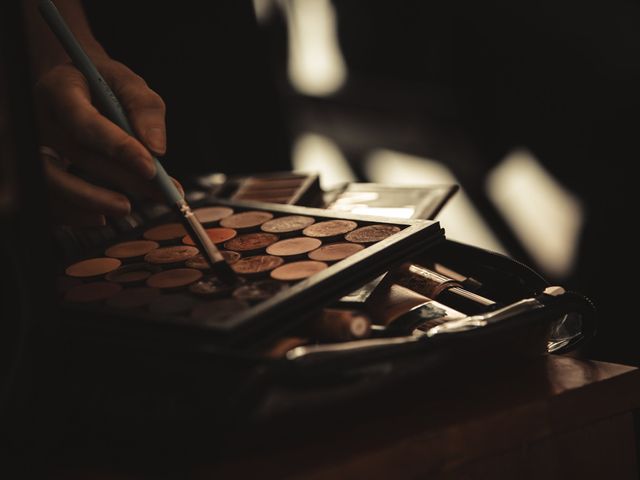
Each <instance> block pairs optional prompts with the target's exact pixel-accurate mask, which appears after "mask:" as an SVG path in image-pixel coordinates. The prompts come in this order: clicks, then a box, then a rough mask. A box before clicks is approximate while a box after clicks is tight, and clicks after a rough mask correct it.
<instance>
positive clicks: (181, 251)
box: [144, 245, 198, 265]
mask: <svg viewBox="0 0 640 480" xmlns="http://www.w3.org/2000/svg"><path fill="white" fill-rule="evenodd" d="M197 254H198V249H197V248H196V247H190V246H188V245H177V246H175V247H160V248H157V249H155V250H152V251H150V252H149V253H147V254H146V255H145V256H144V259H145V261H147V262H149V263H153V264H156V265H164V264H167V263H178V262H184V261H185V260H186V259H188V258H191V257H195V256H196V255H197Z"/></svg>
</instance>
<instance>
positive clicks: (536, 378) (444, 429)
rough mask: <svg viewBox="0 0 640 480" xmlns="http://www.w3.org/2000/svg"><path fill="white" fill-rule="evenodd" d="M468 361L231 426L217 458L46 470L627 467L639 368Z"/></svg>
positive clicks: (113, 473)
mask: <svg viewBox="0 0 640 480" xmlns="http://www.w3.org/2000/svg"><path fill="white" fill-rule="evenodd" d="M478 363H482V362H478ZM505 363H506V365H505ZM466 369H467V368H465V366H464V365H463V368H462V370H466ZM468 370H469V371H468V372H467V374H466V375H465V374H463V372H462V371H461V370H460V369H458V370H457V371H447V372H443V375H442V376H441V378H439V379H434V378H433V377H432V376H431V375H427V376H425V375H422V376H418V377H417V378H414V379H412V380H411V381H409V382H404V383H403V384H402V385H397V386H394V387H393V388H392V389H388V391H386V393H384V394H383V393H380V394H379V395H374V396H371V397H370V398H367V399H366V400H364V401H363V400H362V399H360V400H357V401H356V402H354V403H352V404H350V405H349V404H347V405H341V406H333V407H327V408H322V407H321V408H318V409H317V410H316V411H315V412H311V413H310V412H309V411H304V412H297V413H296V408H295V404H294V406H293V408H289V411H290V412H289V414H287V415H280V416H279V417H278V416H276V418H271V419H270V420H267V421H264V422H263V423H261V424H258V425H253V426H250V427H247V428H246V429H244V430H241V431H237V432H235V434H234V435H233V436H232V437H231V438H228V439H226V440H225V446H226V447H227V448H226V453H224V455H223V456H222V458H221V455H220V451H219V450H217V449H213V448H212V449H211V450H209V452H210V454H209V453H205V456H204V457H200V460H197V461H193V460H190V461H188V462H184V463H177V464H176V463H172V464H171V465H170V466H164V465H162V462H163V458H162V456H161V455H159V456H158V457H157V458H156V459H154V461H153V464H152V465H151V464H150V465H148V467H149V469H148V471H146V470H147V468H145V466H144V465H141V466H136V468H135V469H132V470H129V469H123V468H117V469H115V470H114V468H113V467H112V466H109V465H102V466H101V467H97V466H96V467H92V466H90V467H86V468H85V467H83V468H71V469H68V468H64V469H62V470H57V473H59V474H61V475H59V478H83V479H87V478H127V479H129V478H154V477H156V476H158V475H159V474H160V473H162V478H198V479H200V478H201V479H209V478H211V479H221V478H225V479H226V478H234V479H236V478H239V479H244V478H260V479H261V480H262V479H267V478H278V479H280V478H304V479H336V478H339V479H378V478H380V479H388V478H393V479H402V478H429V479H439V478H465V479H467V478H468V479H476V478H477V479H503V478H504V479H534V478H535V479H537V478H545V479H554V478H558V479H559V478H562V479H590V478H594V479H632V478H633V479H636V478H637V474H638V466H637V458H638V456H637V454H638V450H637V447H638V446H637V443H636V432H635V428H634V411H635V410H637V409H638V407H640V371H639V370H638V369H636V368H633V367H628V366H623V365H616V364H610V363H602V362H592V361H585V360H578V359H575V358H570V357H562V356H547V357H541V358H540V359H537V360H535V361H533V362H531V361H529V362H524V363H517V362H516V363H514V362H511V361H510V362H502V364H489V365H484V366H483V367H482V368H481V369H477V368H476V366H474V365H469V366H468ZM301 394H303V395H304V389H302V392H301ZM216 435H217V432H214V431H212V432H211V436H212V437H214V436H216ZM141 472H143V473H142V474H141V475H140V476H138V475H139V474H140V473H141ZM56 478H58V477H56Z"/></svg>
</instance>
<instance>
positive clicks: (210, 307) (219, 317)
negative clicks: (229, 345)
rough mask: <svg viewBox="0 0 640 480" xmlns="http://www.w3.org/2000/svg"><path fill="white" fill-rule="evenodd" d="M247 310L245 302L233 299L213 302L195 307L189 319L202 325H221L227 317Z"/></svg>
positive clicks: (247, 306)
mask: <svg viewBox="0 0 640 480" xmlns="http://www.w3.org/2000/svg"><path fill="white" fill-rule="evenodd" d="M247 308H249V305H247V304H246V303H245V302H241V301H240V300H235V299H230V298H227V299H223V300H213V301H211V302H206V303H201V304H199V305H196V307H194V309H193V310H191V318H193V319H195V320H199V321H201V322H203V323H205V324H206V323H214V324H215V323H221V322H224V321H225V320H226V319H228V318H229V317H232V316H234V315H235V314H237V313H240V312H242V311H243V310H246V309H247Z"/></svg>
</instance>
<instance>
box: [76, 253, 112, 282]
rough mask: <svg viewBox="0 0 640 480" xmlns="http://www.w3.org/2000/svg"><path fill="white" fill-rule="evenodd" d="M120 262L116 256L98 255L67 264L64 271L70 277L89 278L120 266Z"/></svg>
mask: <svg viewBox="0 0 640 480" xmlns="http://www.w3.org/2000/svg"><path fill="white" fill-rule="evenodd" d="M120 265H122V262H121V261H120V260H118V259H117V258H108V257H99V258H90V259H88V260H82V261H80V262H76V263H74V264H72V265H69V266H68V267H67V269H66V270H65V273H66V274H67V275H69V276H70V277H76V278H90V277H97V276H99V275H104V274H105V273H109V272H112V271H113V270H115V269H116V268H118V267H120Z"/></svg>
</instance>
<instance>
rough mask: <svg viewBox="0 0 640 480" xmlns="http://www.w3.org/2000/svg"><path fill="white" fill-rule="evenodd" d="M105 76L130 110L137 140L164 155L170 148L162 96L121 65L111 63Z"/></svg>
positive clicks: (130, 118)
mask: <svg viewBox="0 0 640 480" xmlns="http://www.w3.org/2000/svg"><path fill="white" fill-rule="evenodd" d="M104 76H105V79H106V80H107V82H108V83H109V85H111V88H112V89H113V91H114V92H115V94H116V96H117V97H118V99H119V100H120V102H121V103H122V105H123V107H124V108H125V110H126V111H127V114H128V117H129V120H130V121H131V124H132V126H133V129H134V131H135V133H136V135H137V136H138V138H140V140H141V141H142V143H144V144H145V145H146V147H147V148H148V149H149V150H151V151H152V152H154V153H156V154H157V155H164V154H165V152H166V149H167V140H166V130H165V104H164V101H163V100H162V98H161V97H160V95H158V94H157V93H156V92H154V91H153V90H151V89H150V88H149V86H148V85H147V84H146V82H145V81H144V80H143V79H142V77H140V76H138V75H136V74H135V73H133V72H132V71H131V70H129V69H128V68H127V67H126V66H124V65H122V64H120V63H115V62H112V63H111V64H110V68H108V69H106V70H105V71H104Z"/></svg>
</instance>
